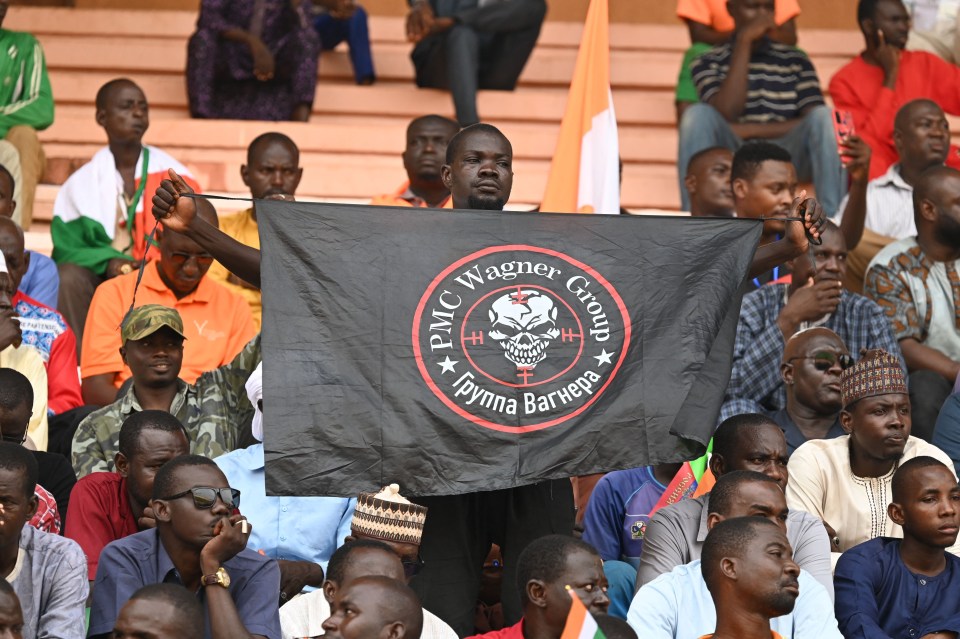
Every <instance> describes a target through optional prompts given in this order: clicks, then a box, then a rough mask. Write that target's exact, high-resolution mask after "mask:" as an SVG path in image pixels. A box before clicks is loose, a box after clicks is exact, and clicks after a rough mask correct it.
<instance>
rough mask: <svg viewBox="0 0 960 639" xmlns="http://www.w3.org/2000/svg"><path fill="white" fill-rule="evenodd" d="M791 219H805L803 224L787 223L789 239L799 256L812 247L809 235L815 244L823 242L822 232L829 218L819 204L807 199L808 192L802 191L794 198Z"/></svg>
mask: <svg viewBox="0 0 960 639" xmlns="http://www.w3.org/2000/svg"><path fill="white" fill-rule="evenodd" d="M790 217H802V218H803V222H787V239H788V240H789V241H790V243H791V244H793V246H794V248H795V249H796V254H797V255H799V254H800V253H803V252H804V251H806V250H807V249H808V248H809V247H810V241H809V240H808V237H807V236H808V235H809V237H810V238H813V243H814V244H820V242H822V241H823V240H822V238H821V236H820V232H821V229H822V228H823V225H824V224H825V223H826V221H827V216H826V215H825V214H824V212H823V207H822V206H820V203H819V202H817V201H816V200H815V199H813V198H812V197H810V198H808V197H807V192H806V191H800V195H798V196H797V197H795V198H793V205H792V206H791V207H790Z"/></svg>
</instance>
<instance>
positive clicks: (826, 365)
mask: <svg viewBox="0 0 960 639" xmlns="http://www.w3.org/2000/svg"><path fill="white" fill-rule="evenodd" d="M795 359H809V360H813V366H814V368H816V369H817V370H818V371H828V370H830V369H831V368H833V367H834V366H836V365H837V364H838V363H839V364H840V370H844V371H845V370H847V369H848V368H850V367H851V366H853V364H854V362H853V358H852V357H851V356H849V355H847V354H846V353H831V352H830V351H820V352H819V353H814V354H813V356H812V357H791V358H790V359H789V360H788V361H791V362H792V361H793V360H795Z"/></svg>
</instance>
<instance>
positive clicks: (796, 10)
mask: <svg viewBox="0 0 960 639" xmlns="http://www.w3.org/2000/svg"><path fill="white" fill-rule="evenodd" d="M774 12H775V13H774V19H775V20H776V22H777V25H782V24H784V23H785V22H788V21H790V20H792V19H793V18H796V17H797V16H798V15H800V3H799V2H797V0H777V4H776V6H775V8H774Z"/></svg>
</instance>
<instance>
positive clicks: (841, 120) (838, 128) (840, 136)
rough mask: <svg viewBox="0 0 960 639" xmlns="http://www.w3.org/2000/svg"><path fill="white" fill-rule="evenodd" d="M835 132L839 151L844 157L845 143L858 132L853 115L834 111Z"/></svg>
mask: <svg viewBox="0 0 960 639" xmlns="http://www.w3.org/2000/svg"><path fill="white" fill-rule="evenodd" d="M833 132H834V133H835V134H836V136H837V150H838V151H839V153H840V155H843V141H844V140H845V139H847V138H848V137H850V136H851V135H854V134H855V133H856V132H857V131H856V128H855V127H854V125H853V114H852V113H850V112H849V111H838V110H836V109H834V110H833Z"/></svg>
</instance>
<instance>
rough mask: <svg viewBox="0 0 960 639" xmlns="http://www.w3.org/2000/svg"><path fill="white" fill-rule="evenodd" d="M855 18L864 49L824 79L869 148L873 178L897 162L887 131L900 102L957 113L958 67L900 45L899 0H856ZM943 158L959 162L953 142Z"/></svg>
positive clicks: (904, 28)
mask: <svg viewBox="0 0 960 639" xmlns="http://www.w3.org/2000/svg"><path fill="white" fill-rule="evenodd" d="M857 23H858V25H859V27H860V31H861V33H863V39H864V42H865V44H866V49H864V51H863V53H861V54H860V55H858V56H857V57H856V58H854V59H853V60H851V61H850V62H849V63H848V64H847V65H846V66H844V67H843V68H841V69H840V70H839V71H837V72H836V73H835V74H834V76H833V77H832V78H831V79H830V96H831V97H832V98H833V104H834V107H835V108H836V109H837V110H839V111H849V112H850V113H851V114H853V121H854V125H855V126H856V130H857V135H859V136H860V137H862V138H863V139H864V140H865V141H866V142H867V144H869V145H870V148H871V149H872V150H873V156H872V159H871V161H870V178H871V179H873V178H877V177H880V176H881V175H883V174H884V173H885V172H886V170H887V169H888V168H890V165H891V164H893V163H894V162H896V161H897V150H896V147H895V146H894V140H893V130H894V120H895V118H896V115H897V111H898V110H899V109H900V107H901V106H903V105H904V104H906V103H907V102H910V101H911V100H916V99H918V98H927V99H930V100H932V101H934V102H936V103H937V104H939V105H940V106H941V107H942V108H943V110H944V111H946V112H947V113H949V114H951V115H957V114H960V92H958V91H957V86H958V85H960V69H957V67H955V66H953V65H952V64H949V63H947V62H944V61H943V60H941V59H940V58H938V57H936V56H935V55H932V54H930V53H926V52H924V51H904V50H903V49H904V47H905V46H906V44H907V36H908V34H909V32H910V14H909V13H907V8H906V7H905V6H903V2H902V1H901V0H859V2H858V4H857ZM944 144H945V145H947V144H949V139H948V140H945V141H944ZM947 163H948V164H950V166H954V167H960V156H958V155H957V149H956V147H953V148H952V149H951V152H950V153H948V154H947Z"/></svg>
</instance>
